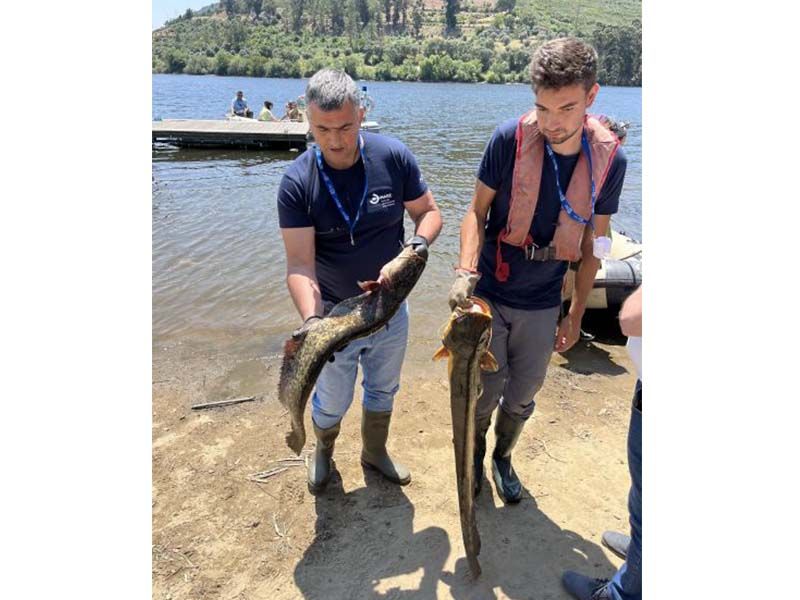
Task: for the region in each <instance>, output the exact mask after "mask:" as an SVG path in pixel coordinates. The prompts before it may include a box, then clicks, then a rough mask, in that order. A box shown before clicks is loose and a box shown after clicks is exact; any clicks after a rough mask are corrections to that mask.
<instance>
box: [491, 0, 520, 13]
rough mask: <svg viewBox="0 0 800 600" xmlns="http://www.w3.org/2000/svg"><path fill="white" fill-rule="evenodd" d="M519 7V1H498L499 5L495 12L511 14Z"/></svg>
mask: <svg viewBox="0 0 800 600" xmlns="http://www.w3.org/2000/svg"><path fill="white" fill-rule="evenodd" d="M516 6H517V0H497V3H496V4H495V5H494V8H495V10H497V11H501V10H504V11H506V12H511V11H512V10H514V8H515V7H516Z"/></svg>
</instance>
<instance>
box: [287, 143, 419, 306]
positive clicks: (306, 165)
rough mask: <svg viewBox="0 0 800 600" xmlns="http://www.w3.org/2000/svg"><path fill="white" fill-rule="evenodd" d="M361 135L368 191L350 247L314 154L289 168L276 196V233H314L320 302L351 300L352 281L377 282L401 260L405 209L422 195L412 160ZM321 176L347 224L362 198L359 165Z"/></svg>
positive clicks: (397, 147) (398, 147)
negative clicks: (327, 182)
mask: <svg viewBox="0 0 800 600" xmlns="http://www.w3.org/2000/svg"><path fill="white" fill-rule="evenodd" d="M361 135H362V137H363V139H364V158H365V159H366V168H367V181H368V185H369V188H368V190H367V197H366V200H365V201H364V205H363V207H362V209H361V217H360V218H359V220H358V223H357V224H356V227H355V230H354V233H353V238H354V240H355V246H353V245H352V244H351V242H350V229H349V228H348V225H347V223H346V222H345V220H344V218H343V216H342V214H341V213H340V212H339V209H338V208H337V206H336V203H335V202H334V200H333V198H332V197H331V195H330V193H329V192H328V188H327V187H326V185H325V183H324V182H323V180H322V177H321V175H320V173H319V172H318V170H317V162H316V158H315V156H314V148H313V147H309V148H308V149H307V150H306V151H305V152H303V154H301V155H300V156H298V157H297V159H296V160H295V161H294V162H293V163H292V164H291V166H290V167H289V168H288V169H287V170H286V173H285V174H284V176H283V179H282V180H281V185H280V188H279V189H278V221H279V223H280V226H281V228H293V227H314V230H315V236H314V240H315V258H316V272H317V281H318V282H319V286H320V291H321V292H322V299H323V300H324V301H326V302H341V301H342V300H344V299H345V298H349V297H351V296H355V295H358V294H360V293H361V289H360V288H359V287H358V285H357V282H358V281H370V280H375V279H377V278H378V274H379V272H380V269H381V267H382V266H383V265H385V264H386V263H387V262H389V261H390V260H391V259H393V258H394V257H395V256H397V254H398V252H400V249H401V245H402V242H403V237H404V231H403V213H404V211H405V205H404V203H405V202H409V201H411V200H416V199H417V198H419V197H420V196H422V195H423V194H424V193H425V192H427V191H428V186H427V184H426V183H425V181H424V179H423V178H422V174H421V173H420V170H419V167H418V166H417V161H416V159H415V158H414V155H413V154H411V151H410V150H409V149H408V148H406V147H405V145H403V143H402V142H400V141H398V140H396V139H393V138H389V137H386V136H383V135H378V134H374V133H368V132H362V133H361ZM323 161H324V159H323ZM324 168H325V172H326V173H327V174H328V177H329V178H330V180H331V182H332V183H333V186H334V189H335V190H336V194H337V195H338V196H339V200H340V202H341V203H342V207H343V208H344V210H346V211H347V214H348V215H349V216H350V221H351V223H352V222H353V221H354V220H355V216H356V212H357V210H358V205H359V203H360V202H361V198H362V195H363V193H364V164H363V163H362V161H361V159H360V158H359V159H358V161H356V164H355V165H353V166H352V167H350V168H349V169H343V170H337V169H334V168H332V167H330V166H329V165H327V164H325V165H324Z"/></svg>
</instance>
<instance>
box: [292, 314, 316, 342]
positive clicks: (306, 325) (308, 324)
mask: <svg viewBox="0 0 800 600" xmlns="http://www.w3.org/2000/svg"><path fill="white" fill-rule="evenodd" d="M320 321H322V317H320V316H319V315H311V316H310V317H308V318H307V319H306V320H305V321H303V324H302V325H301V326H300V327H298V328H297V329H295V330H294V331H293V332H292V337H293V338H295V339H297V338H299V337H301V336H302V335H303V334H304V333H306V332H307V331H308V330H309V329H311V328H312V327H313V326H314V325H316V324H317V323H319V322H320Z"/></svg>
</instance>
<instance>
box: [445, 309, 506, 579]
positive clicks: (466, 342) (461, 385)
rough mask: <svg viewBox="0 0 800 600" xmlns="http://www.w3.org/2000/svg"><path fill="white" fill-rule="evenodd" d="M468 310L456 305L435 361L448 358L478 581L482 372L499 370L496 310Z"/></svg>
mask: <svg viewBox="0 0 800 600" xmlns="http://www.w3.org/2000/svg"><path fill="white" fill-rule="evenodd" d="M470 300H471V302H472V305H471V306H470V307H469V308H461V307H460V306H456V308H455V310H454V311H453V312H452V314H451V315H450V320H449V321H448V322H447V324H446V325H445V326H444V330H443V332H442V347H441V348H440V349H439V350H438V351H437V352H436V354H434V356H433V358H434V360H437V359H441V358H449V360H448V373H449V375H450V412H451V414H452V418H453V448H454V450H455V458H456V482H457V485H458V508H459V512H460V514H461V535H462V537H463V539H464V549H465V550H466V552H467V562H468V563H469V568H470V570H471V571H472V574H473V575H474V576H475V577H478V576H479V575H480V574H481V566H480V564H479V563H478V554H480V551H481V538H480V535H478V527H477V525H476V523H475V409H476V407H477V404H478V398H480V395H481V393H482V391H483V390H482V388H481V373H480V372H481V370H484V371H492V372H494V371H497V368H498V366H497V361H496V360H495V358H494V356H492V353H491V352H489V344H490V342H491V340H492V311H491V310H490V309H489V305H488V304H486V303H485V302H484V301H483V300H481V299H479V298H475V297H472V298H470Z"/></svg>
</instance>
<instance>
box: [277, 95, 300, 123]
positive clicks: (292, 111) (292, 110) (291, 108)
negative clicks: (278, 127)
mask: <svg viewBox="0 0 800 600" xmlns="http://www.w3.org/2000/svg"><path fill="white" fill-rule="evenodd" d="M302 120H303V114H302V113H301V112H300V109H299V108H297V102H292V101H291V100H290V101H289V102H287V103H286V114H284V115H283V116H282V117H281V121H302Z"/></svg>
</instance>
